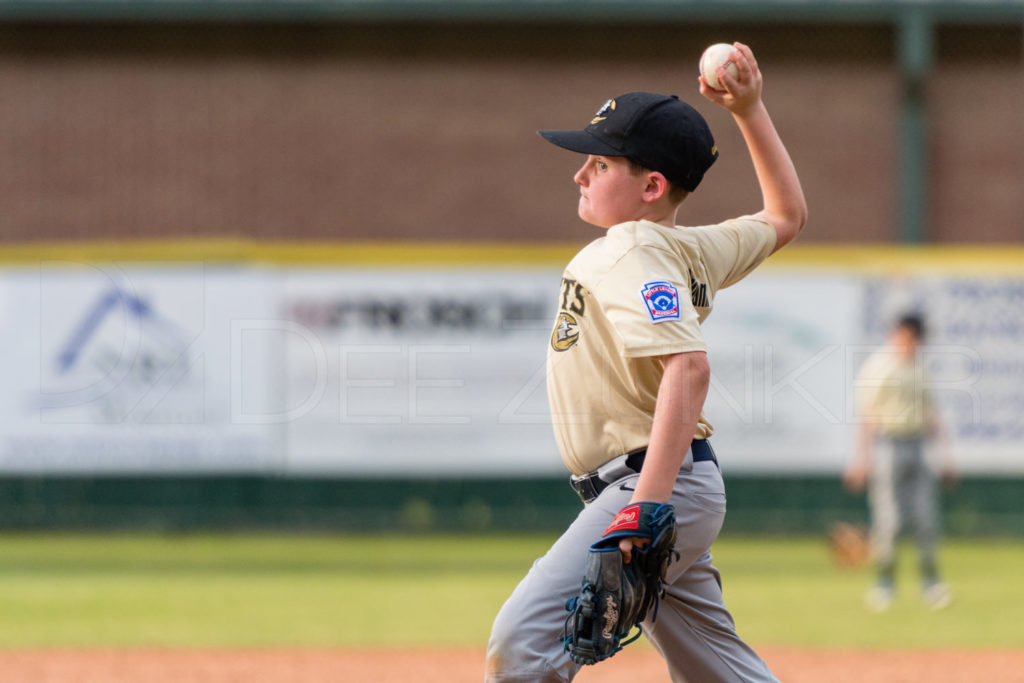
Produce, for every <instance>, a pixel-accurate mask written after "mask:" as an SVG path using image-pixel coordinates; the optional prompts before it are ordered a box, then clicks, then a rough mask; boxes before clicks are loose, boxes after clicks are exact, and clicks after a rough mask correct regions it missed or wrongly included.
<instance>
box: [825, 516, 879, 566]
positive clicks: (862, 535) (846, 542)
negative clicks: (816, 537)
mask: <svg viewBox="0 0 1024 683" xmlns="http://www.w3.org/2000/svg"><path fill="white" fill-rule="evenodd" d="M828 545H829V551H830V554H831V556H832V561H833V562H835V563H836V564H837V565H839V566H840V567H848V568H857V567H860V566H862V565H864V564H866V563H867V561H868V560H869V559H871V544H870V543H869V541H868V535H867V531H865V529H864V527H862V526H859V525H854V524H849V523H847V522H836V523H834V524H832V526H830V527H829V529H828Z"/></svg>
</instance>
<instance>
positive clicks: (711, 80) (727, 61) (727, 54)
mask: <svg viewBox="0 0 1024 683" xmlns="http://www.w3.org/2000/svg"><path fill="white" fill-rule="evenodd" d="M735 56H736V48H734V47H733V46H732V45H729V44H728V43H715V44H714V45H712V46H710V47H708V49H706V50H704V54H702V55H701V56H700V74H701V76H703V77H704V80H705V81H707V82H708V85H710V86H711V87H712V88H714V89H715V90H725V88H723V87H722V84H721V83H719V82H718V74H717V73H716V71H717V70H718V67H720V66H724V67H725V71H726V73H728V74H729V75H730V76H732V77H733V78H736V75H737V74H738V73H739V70H738V69H737V68H736V61H735Z"/></svg>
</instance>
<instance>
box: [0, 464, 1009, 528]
mask: <svg viewBox="0 0 1024 683" xmlns="http://www.w3.org/2000/svg"><path fill="white" fill-rule="evenodd" d="M726 486H727V489H728V496H729V511H728V514H727V517H726V522H725V527H724V529H723V533H746V534H807V533H819V532H824V531H825V530H827V528H828V526H829V525H830V524H831V523H833V522H835V521H848V522H853V523H864V522H866V520H867V512H866V502H865V499H864V496H857V495H852V494H849V493H847V492H846V491H844V490H843V488H842V486H841V485H840V482H839V480H838V478H837V477H829V476H809V475H803V476H770V477H756V476H727V478H726ZM1022 499H1024V478H1019V477H1014V478H1002V477H971V478H965V479H964V480H962V481H961V482H960V483H959V486H958V487H957V488H956V489H955V490H952V491H947V492H944V494H943V500H942V509H943V521H944V526H945V530H946V532H947V533H948V534H950V535H958V536H969V535H982V536H1024V505H1021V500H1022ZM579 508H580V502H579V500H578V499H577V498H576V496H575V494H574V493H573V492H572V491H571V489H569V487H568V485H567V483H566V481H565V479H564V478H561V477H547V478H522V479H520V478H503V479H482V478H469V479H411V478H410V479H347V478H302V477H282V476H164V477H142V476H139V477H135V476H87V477H86V476H82V477H66V476H62V477H50V476H22V477H11V476H8V477H3V478H0V531H29V530H65V531H76V530H83V531H86V530H90V531H91V530H107V531H241V530H245V531H288V532H291V531H295V532H361V531H408V532H416V533H419V532H432V531H445V532H451V531H472V532H480V531H494V532H501V533H507V532H516V531H531V532H537V531H540V532H553V533H554V532H557V531H559V530H560V529H562V528H564V527H565V526H566V525H567V524H568V523H569V522H570V521H572V519H573V517H574V516H575V515H576V513H577V512H578V511H579Z"/></svg>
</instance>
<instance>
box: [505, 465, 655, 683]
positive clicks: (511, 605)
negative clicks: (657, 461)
mask: <svg viewBox="0 0 1024 683" xmlns="http://www.w3.org/2000/svg"><path fill="white" fill-rule="evenodd" d="M635 480H636V476H635V475H634V476H633V477H629V478H626V479H623V480H622V481H621V482H618V483H616V484H612V485H611V486H609V487H608V488H606V489H605V490H604V491H603V492H602V493H601V495H600V496H598V498H597V500H595V501H593V502H592V503H590V504H589V505H587V506H586V507H585V508H584V509H583V510H582V511H581V512H580V514H579V515H578V516H577V518H576V520H575V521H574V522H573V523H572V525H570V527H569V528H568V529H567V530H566V532H565V533H564V534H562V536H561V537H560V538H559V539H558V540H557V541H555V543H554V545H552V546H551V548H550V549H549V550H548V552H547V553H546V554H545V555H544V556H543V557H541V558H540V559H539V560H537V561H536V562H534V564H533V567H532V568H531V569H530V571H529V572H528V573H527V575H526V577H525V578H523V580H522V581H521V582H520V583H519V585H518V586H517V587H516V589H515V590H514V591H513V593H512V595H511V596H510V597H509V599H508V600H507V601H506V602H505V604H504V605H503V606H502V608H501V610H500V611H499V612H498V616H497V617H496V618H495V620H494V624H493V626H492V628H491V637H490V640H489V642H488V644H487V661H486V664H485V667H486V669H485V671H486V673H485V680H486V681H493V682H495V683H497V682H499V681H500V682H503V683H510V682H513V681H514V682H517V683H519V682H522V683H547V682H555V681H559V682H561V681H570V680H572V678H573V677H574V676H575V675H576V672H577V671H578V670H579V668H580V665H578V664H576V663H574V662H573V661H572V660H570V659H569V655H568V653H566V652H565V651H564V647H563V645H562V643H561V641H560V638H561V636H562V632H563V628H564V626H565V620H566V617H567V616H568V615H569V612H567V611H566V609H565V601H566V600H568V599H569V598H570V597H572V596H574V595H578V594H579V591H580V581H581V580H582V578H583V572H584V569H585V568H586V561H587V553H588V551H589V549H590V546H591V544H593V543H594V542H595V541H597V540H598V539H599V538H601V534H602V533H603V532H604V530H605V529H606V528H607V527H608V524H609V523H610V522H611V520H612V518H613V517H614V516H615V514H616V513H617V512H618V511H619V510H620V509H622V507H624V506H625V505H627V504H629V500H630V497H631V496H632V485H628V484H629V483H630V482H634V481H635ZM624 485H628V486H627V488H626V489H623V488H622V486H624Z"/></svg>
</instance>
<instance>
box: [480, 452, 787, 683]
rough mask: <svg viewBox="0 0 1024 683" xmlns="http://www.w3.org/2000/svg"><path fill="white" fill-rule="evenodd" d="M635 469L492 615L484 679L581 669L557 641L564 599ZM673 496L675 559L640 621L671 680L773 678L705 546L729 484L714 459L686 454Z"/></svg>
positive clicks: (543, 682) (505, 682)
mask: <svg viewBox="0 0 1024 683" xmlns="http://www.w3.org/2000/svg"><path fill="white" fill-rule="evenodd" d="M638 477H639V475H633V476H630V477H626V478H625V479H622V480H620V481H618V482H616V483H615V484H612V485H611V486H609V487H608V488H606V489H605V490H604V491H603V492H602V493H601V495H600V496H598V498H597V499H596V500H594V501H593V502H591V503H590V504H588V505H586V506H585V507H584V509H583V511H582V512H580V514H579V516H578V517H577V518H576V521H574V522H573V523H572V525H571V526H570V527H569V529H568V530H566V532H565V533H564V534H563V535H562V536H561V538H559V539H558V540H557V541H555V544H554V545H553V546H551V549H550V550H548V552H547V554H546V555H544V556H543V557H542V558H540V559H539V560H537V561H536V562H535V563H534V565H533V568H532V569H531V570H530V571H529V573H528V574H527V575H526V577H525V578H524V579H523V580H522V582H520V584H519V586H518V587H516V589H515V591H514V592H513V593H512V595H511V597H509V599H508V601H507V602H506V603H505V605H504V606H503V607H502V608H501V610H500V611H499V612H498V616H497V618H496V619H495V621H494V626H493V628H492V631H491V639H490V642H489V643H488V648H487V663H486V674H485V680H486V681H491V682H494V683H498V682H502V683H510V682H513V681H515V682H519V683H527V682H528V683H547V682H552V683H553V682H555V681H570V680H572V679H573V677H574V676H575V675H576V673H577V671H579V669H580V665H578V664H575V663H573V662H572V661H571V660H570V659H569V655H568V654H567V653H566V652H564V649H563V646H562V643H561V641H560V640H559V639H560V638H561V635H562V629H563V626H564V624H565V618H566V616H567V615H568V612H566V610H565V601H566V600H567V599H568V598H570V597H572V596H573V595H576V594H578V593H579V590H580V581H581V580H582V578H583V571H584V569H585V566H586V558H587V551H588V549H589V548H590V545H591V544H592V543H594V542H595V541H597V540H598V539H599V538H601V534H602V533H603V532H604V530H605V528H606V527H607V526H608V524H609V523H610V522H611V520H612V518H613V517H614V516H615V514H616V513H617V512H618V511H619V510H620V509H622V508H623V507H624V506H626V505H628V504H629V500H630V496H632V494H633V487H634V485H635V483H636V480H637V478H638ZM670 502H671V503H672V505H673V506H674V507H675V511H676V525H677V541H676V550H677V551H678V552H679V559H678V560H676V561H674V562H673V563H672V564H670V565H669V568H668V574H667V577H666V584H667V585H666V590H665V597H664V599H663V600H662V602H661V605H660V606H659V608H658V613H657V621H655V622H654V623H653V624H652V623H649V622H645V623H644V633H645V634H646V635H647V639H648V640H649V641H651V643H652V644H653V645H654V647H655V648H657V650H658V651H659V652H660V653H661V655H662V657H663V658H664V659H665V661H666V663H667V664H668V669H669V672H670V673H671V676H672V680H673V681H691V682H698V681H699V682H700V683H713V682H715V681H734V682H736V683H739V682H741V681H742V682H743V683H752V682H753V683H756V682H760V681H775V680H776V679H775V677H774V676H773V675H772V674H771V672H770V671H769V670H768V667H767V666H766V665H765V663H764V662H763V661H761V659H760V657H758V656H757V654H756V653H755V652H754V651H753V650H752V649H750V647H748V646H747V645H746V644H745V643H744V642H743V641H742V640H740V638H739V636H737V635H736V628H735V626H734V624H733V620H732V616H731V615H730V614H729V612H728V611H727V610H726V608H725V604H724V602H723V601H722V587H721V579H720V578H719V575H718V571H717V570H716V569H715V568H714V567H712V566H711V555H710V554H709V553H708V549H709V548H710V547H711V543H712V542H713V541H714V540H715V538H716V537H717V536H718V532H719V530H720V529H721V527H722V521H723V519H724V518H725V486H724V485H723V483H722V477H721V474H720V473H719V471H718V467H717V466H716V465H715V463H713V462H698V463H694V462H693V458H692V455H691V454H687V457H686V461H685V462H684V463H683V471H682V472H681V473H680V475H679V477H678V478H677V479H676V485H675V490H674V491H673V495H672V500H671V501H670ZM596 666H601V665H600V664H597V665H596Z"/></svg>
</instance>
